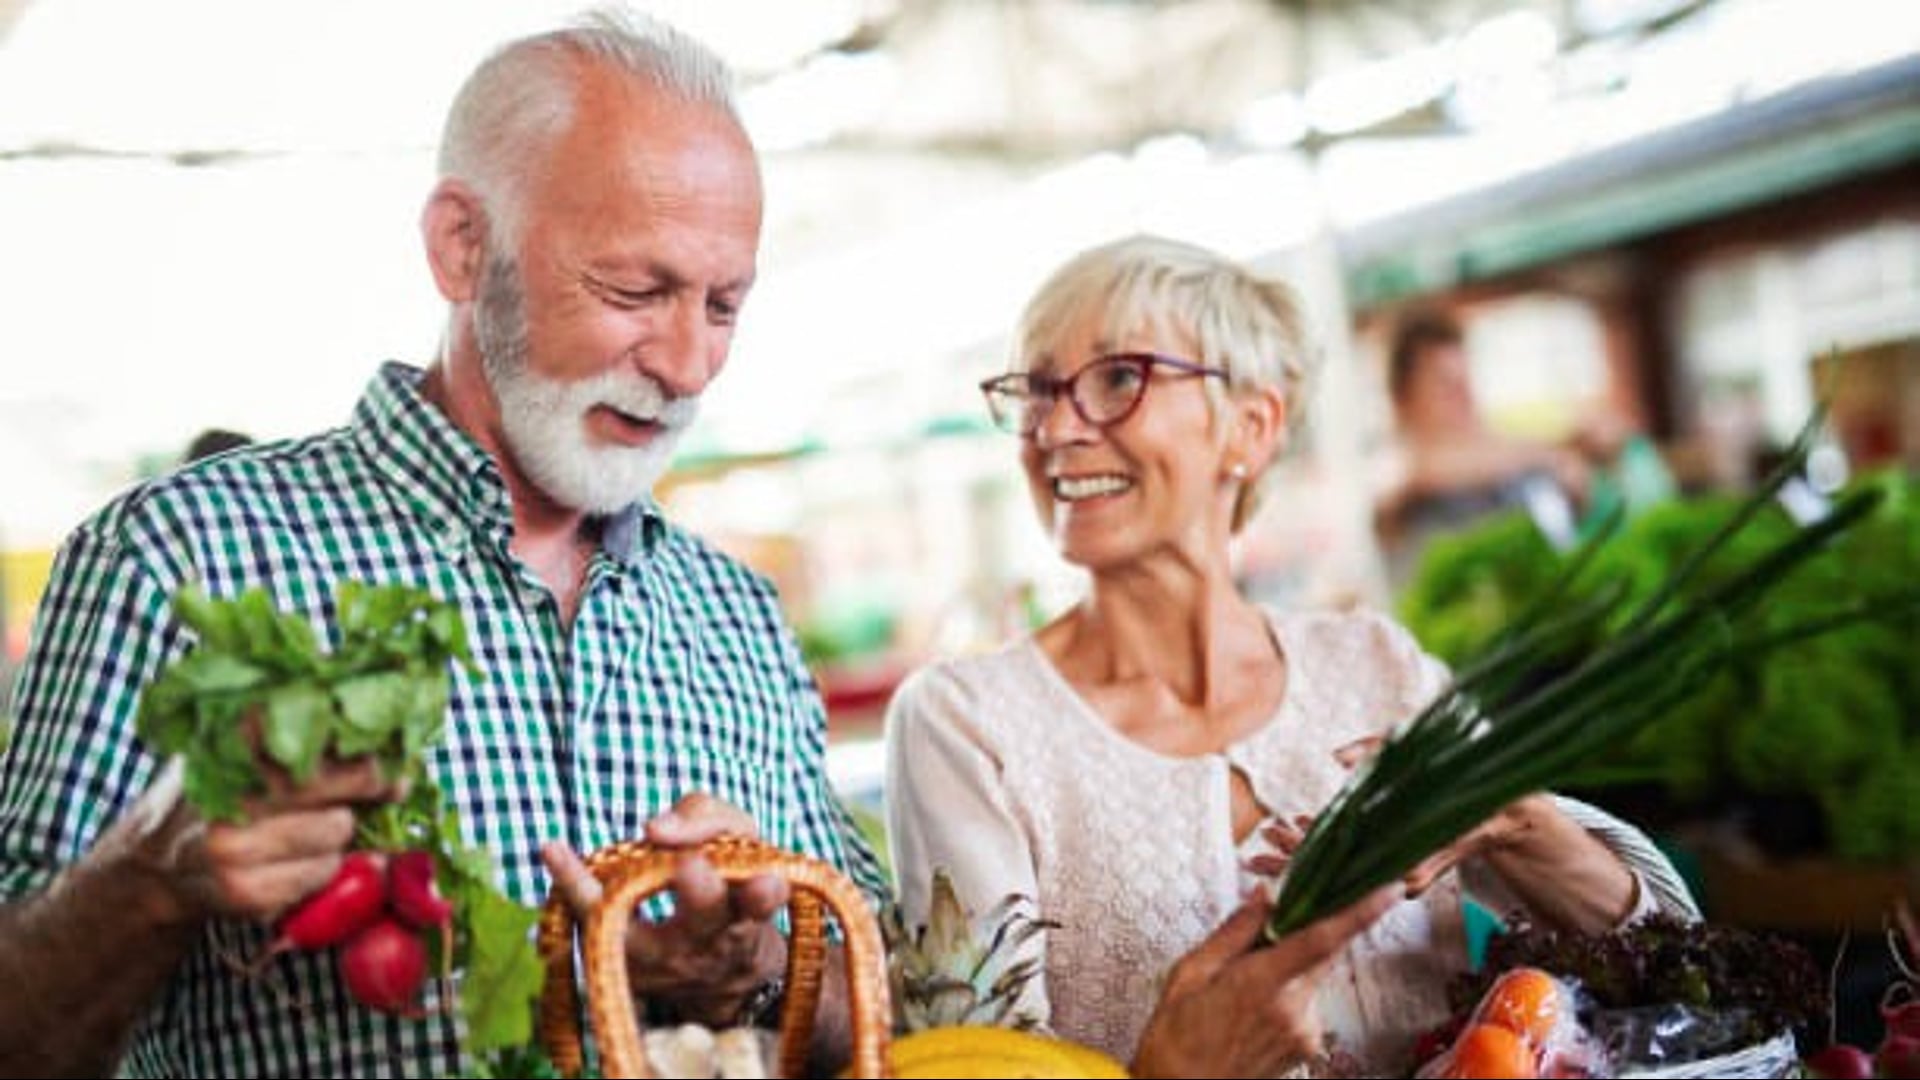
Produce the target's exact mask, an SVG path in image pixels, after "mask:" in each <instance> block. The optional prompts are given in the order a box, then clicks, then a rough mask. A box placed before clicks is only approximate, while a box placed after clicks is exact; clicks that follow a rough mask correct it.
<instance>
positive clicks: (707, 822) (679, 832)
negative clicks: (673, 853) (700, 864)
mask: <svg viewBox="0 0 1920 1080" xmlns="http://www.w3.org/2000/svg"><path fill="white" fill-rule="evenodd" d="M759 834H760V831H759V829H758V828H756V827H755V826H754V823H753V818H751V817H749V816H748V815H747V812H746V811H744V810H742V809H740V808H739V807H737V806H734V805H732V804H731V803H725V802H721V801H720V800H719V799H716V798H714V797H713V796H711V795H704V794H699V793H695V794H693V795H689V796H687V797H686V798H684V799H681V800H680V801H679V802H677V803H674V804H673V808H672V809H670V810H668V811H667V812H666V813H664V814H661V815H660V816H659V817H656V818H654V819H653V820H652V821H649V822H647V839H648V840H649V841H651V842H652V843H655V844H658V845H660V846H662V847H695V846H698V845H700V844H704V843H706V842H707V841H709V840H715V839H718V838H720V837H722V836H744V837H754V836H758V835H759Z"/></svg>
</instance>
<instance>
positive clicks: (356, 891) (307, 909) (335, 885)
mask: <svg viewBox="0 0 1920 1080" xmlns="http://www.w3.org/2000/svg"><path fill="white" fill-rule="evenodd" d="M386 903H387V875H386V870H385V867H384V866H383V865H382V861H381V858H380V856H378V855H375V854H373V853H371V852H366V851H350V852H348V853H347V855H346V857H345V858H343V859H341V860H340V869H338V870H335V871H334V872H333V877H332V878H331V879H329V880H328V881H327V883H326V884H325V885H322V886H321V887H320V888H319V889H318V890H317V891H315V892H314V893H313V894H312V895H310V896H308V897H307V898H306V899H305V900H302V901H300V903H299V904H298V905H296V906H295V907H294V909H293V910H292V911H290V912H288V913H287V914H286V915H285V916H284V917H282V918H281V920H280V924H279V933H278V934H277V935H275V936H274V939H273V941H271V942H270V943H268V945H267V948H266V951H265V952H264V953H262V954H261V955H260V957H259V958H258V959H257V960H255V961H254V962H253V966H254V967H255V968H256V969H257V968H259V967H261V966H262V965H264V964H266V962H267V961H269V960H271V959H273V958H274V957H276V956H278V955H280V954H281V953H283V952H288V951H291V950H293V949H303V950H306V951H309V952H311V951H314V950H318V949H324V948H326V947H328V946H329V945H338V944H339V943H340V942H342V941H345V940H347V939H348V938H350V937H352V936H353V935H354V934H355V933H356V932H358V931H360V930H361V929H363V928H365V927H366V926H367V925H369V924H370V923H372V922H373V920H374V919H376V918H378V917H379V915H380V912H381V910H382V909H384V908H385V907H386Z"/></svg>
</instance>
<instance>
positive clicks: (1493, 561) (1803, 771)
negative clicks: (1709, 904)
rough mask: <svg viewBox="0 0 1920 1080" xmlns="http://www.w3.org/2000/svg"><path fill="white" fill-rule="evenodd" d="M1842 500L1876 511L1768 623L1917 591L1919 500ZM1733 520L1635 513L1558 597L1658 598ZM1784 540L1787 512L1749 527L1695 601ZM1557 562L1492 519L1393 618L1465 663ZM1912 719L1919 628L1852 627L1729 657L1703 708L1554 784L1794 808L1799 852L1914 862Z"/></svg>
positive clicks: (1801, 574)
mask: <svg viewBox="0 0 1920 1080" xmlns="http://www.w3.org/2000/svg"><path fill="white" fill-rule="evenodd" d="M1848 490H1849V492H1850V493H1859V492H1875V493H1877V496H1878V498H1879V501H1880V507H1879V509H1878V510H1876V511H1875V513H1874V514H1873V515H1872V516H1870V517H1868V518H1867V519H1866V520H1864V521H1862V522H1860V523H1859V524H1858V525H1857V526H1855V527H1854V528H1852V529H1850V530H1848V532H1847V533H1846V534H1845V535H1843V536H1840V537H1838V538H1837V539H1835V541H1834V542H1833V544H1832V547H1831V551H1830V554H1828V555H1827V556H1825V557H1822V558H1819V559H1815V560H1813V561H1811V562H1810V563H1808V564H1807V565H1805V566H1803V567H1801V568H1800V569H1799V570H1798V571H1796V572H1795V573H1794V574H1792V575H1791V576H1788V577H1786V578H1784V579H1783V580H1781V581H1779V582H1778V583H1777V584H1775V585H1774V586H1773V588H1772V589H1771V590H1770V592H1769V594H1768V598H1767V601H1766V604H1765V609H1764V612H1763V613H1762V614H1763V615H1764V617H1765V618H1766V619H1767V620H1770V621H1772V622H1775V623H1778V624H1782V625H1785V624H1788V623H1792V622H1796V621H1800V620H1803V619H1807V618H1811V617H1817V616H1818V614H1819V613H1820V612H1822V611H1825V610H1827V609H1829V608H1830V606H1831V605H1832V603H1833V601H1834V599H1835V597H1838V596H1843V595H1847V594H1849V593H1884V592H1887V591H1889V590H1894V589H1899V588H1902V587H1905V586H1909V585H1910V584H1911V583H1912V582H1914V581H1920V486H1916V483H1915V480H1914V479H1913V478H1911V477H1908V476H1906V475H1903V474H1901V473H1899V472H1884V473H1879V474H1875V475H1870V476H1865V477H1861V478H1859V479H1858V480H1856V481H1855V482H1854V483H1853V484H1852V485H1851V487H1850V488H1849V489H1848ZM1738 507H1739V502H1738V501H1737V500H1736V499H1734V498H1731V497H1728V496H1709V497H1701V498H1693V499H1685V500H1674V501H1670V502H1666V503H1662V504H1659V505H1657V506H1655V507H1653V508H1651V509H1648V510H1646V511H1645V512H1644V513H1642V514H1641V515H1639V516H1637V517H1635V518H1634V519H1633V520H1632V521H1630V522H1628V523H1626V525H1625V526H1624V527H1623V528H1622V530H1621V532H1620V534H1619V535H1618V536H1617V537H1615V538H1614V539H1613V540H1612V541H1610V542H1609V543H1608V544H1607V545H1606V546H1605V547H1604V548H1603V549H1602V550H1601V551H1599V552H1598V553H1597V554H1596V555H1595V557H1594V559H1593V566H1592V567H1591V570H1590V573H1589V575H1588V577H1587V580H1586V581H1585V582H1580V583H1575V585H1574V586H1573V587H1572V588H1571V589H1570V590H1569V598H1570V599H1571V600H1575V601H1581V600H1588V599H1590V598H1591V597H1593V596H1594V595H1595V594H1596V593H1597V591H1598V590H1599V589H1600V588H1601V587H1602V586H1601V584H1600V583H1602V582H1620V583H1622V584H1623V585H1624V587H1625V588H1626V590H1627V596H1626V600H1627V602H1629V603H1631V602H1635V601H1639V600H1642V599H1644V598H1646V597H1649V596H1651V595H1653V593H1654V591H1655V590H1656V589H1657V588H1658V586H1659V583H1660V581H1661V578H1662V576H1663V575H1664V573H1665V570H1666V568H1668V567H1671V566H1673V565H1674V564H1675V562H1676V561H1677V560H1678V559H1680V558H1682V557H1683V556H1684V555H1685V554H1686V553H1687V552H1688V551H1690V550H1693V549H1694V548H1697V547H1698V546H1699V545H1700V544H1702V543H1704V542H1705V541H1706V539H1707V538H1708V537H1710V536H1712V535H1713V534H1714V533H1715V532H1716V531H1717V530H1718V529H1719V528H1720V527H1721V526H1722V525H1723V524H1725V523H1726V521H1727V520H1728V519H1729V518H1730V517H1731V516H1732V515H1733V514H1734V513H1735V512H1736V511H1737V509H1738ZM1794 528H1795V526H1794V525H1793V523H1792V521H1791V520H1789V519H1788V517H1787V516H1786V515H1785V514H1784V513H1769V514H1767V515H1763V516H1761V517H1760V518H1759V519H1757V520H1755V521H1754V522H1752V524H1751V525H1750V526H1749V527H1748V528H1747V529H1746V530H1745V531H1744V532H1743V533H1742V535H1741V536H1739V537H1737V538H1735V539H1734V540H1733V541H1732V542H1731V543H1730V544H1729V551H1728V558H1727V559H1726V560H1725V561H1724V562H1723V563H1721V564H1717V565H1716V564H1710V565H1707V566H1705V567H1703V568H1701V571H1700V574H1699V578H1698V582H1699V584H1700V586H1702V587H1711V586H1712V585H1714V584H1716V583H1719V582H1721V581H1724V580H1725V579H1726V578H1727V577H1728V576H1729V575H1730V574H1731V573H1732V572H1733V571H1734V570H1736V569H1737V568H1738V567H1739V566H1740V565H1742V564H1743V562H1744V560H1745V559H1747V558H1750V557H1751V556H1752V554H1753V553H1754V552H1756V551H1757V550H1759V549H1761V548H1763V547H1764V546H1766V545H1768V544H1772V543H1777V542H1779V541H1780V540H1781V539H1782V538H1784V537H1786V536H1789V535H1791V534H1792V533H1793V531H1794ZM1565 562H1566V559H1565V557H1563V556H1561V555H1559V554H1557V553H1556V552H1554V551H1553V550H1552V549H1551V548H1550V547H1548V545H1547V543H1546V541H1545V540H1543V539H1542V538H1541V536H1540V534H1539V530H1538V529H1536V528H1535V527H1534V526H1533V525H1532V523H1531V522H1530V521H1529V520H1527V519H1526V518H1525V517H1524V516H1519V515H1516V516H1513V517H1503V518H1498V519H1494V520H1490V521H1488V522H1487V523H1485V524H1483V525H1479V526H1476V527H1475V528H1473V529H1470V530H1468V531H1465V532H1463V533H1460V534H1458V535H1455V536H1449V537H1445V538H1442V539H1439V540H1436V541H1435V542H1434V543H1433V544H1432V545H1431V547H1429V549H1428V550H1427V553H1426V556H1425V558H1424V559H1423V560H1422V563H1421V566H1420V571H1419V573H1418V575H1417V576H1416V577H1415V579H1414V580H1413V582H1411V583H1410V585H1409V587H1408V588H1407V590H1406V591H1405V592H1404V593H1403V594H1402V596H1401V603H1400V614H1401V617H1402V618H1403V619H1404V621H1405V622H1406V624H1407V626H1408V627H1409V628H1410V629H1412V630H1413V632H1414V634H1415V635H1416V636H1417V637H1418V638H1419V639H1420V641H1421V643H1422V644H1423V645H1424V646H1425V647H1426V648H1427V649H1428V650H1429V651H1431V652H1433V653H1434V654H1435V655H1437V656H1439V657H1441V658H1442V659H1444V660H1447V661H1448V662H1450V663H1454V664H1463V663H1466V662H1468V661H1469V660H1470V658H1471V657H1473V656H1474V655H1476V654H1478V653H1479V652H1480V651H1481V650H1483V649H1484V648H1485V647H1486V645H1487V644H1488V643H1489V642H1490V641H1492V640H1493V639H1494V638H1495V636H1496V635H1497V634H1498V633H1499V632H1500V630H1501V629H1502V628H1503V627H1504V626H1506V625H1507V624H1508V623H1509V622H1510V621H1511V620H1513V619H1514V618H1515V617H1516V616H1518V615H1519V614H1520V612H1521V611H1522V609H1523V608H1525V607H1526V606H1527V605H1528V603H1529V602H1530V600H1531V598H1532V597H1534V596H1536V595H1538V594H1539V592H1540V591H1541V590H1543V589H1546V588H1548V587H1550V586H1551V584H1552V582H1553V581H1554V579H1555V578H1556V577H1557V576H1559V574H1560V573H1561V572H1562V570H1563V568H1564V565H1565ZM1917 715H1920V615H1914V614H1909V615H1906V616H1905V617H1888V618H1883V619H1878V620H1868V621H1861V622H1856V623H1853V624H1850V625H1848V626H1845V627H1839V628H1835V629H1833V630H1832V631H1831V632H1829V633H1826V634H1823V635H1821V636H1819V637H1817V638H1813V639H1810V640H1804V641H1801V642H1798V643H1796V644H1795V646H1794V647H1793V648H1791V649H1784V650H1778V651H1772V652H1768V653H1765V654H1764V655H1745V654H1742V653H1739V652H1737V651H1736V652H1735V653H1734V655H1731V656H1730V657H1729V658H1728V661H1727V663H1726V665H1725V667H1724V669H1723V670H1722V671H1721V673H1720V674H1718V675H1716V676H1714V677H1713V678H1712V679H1711V680H1709V681H1708V683H1707V684H1706V686H1705V687H1704V688H1703V689H1702V690H1701V691H1700V692H1699V693H1697V694H1695V695H1693V696H1692V697H1690V698H1687V699H1685V700H1681V701H1678V702H1675V703H1674V704H1673V705H1672V706H1671V707H1670V708H1669V709H1667V710H1666V712H1665V713H1664V714H1663V715H1661V716H1659V717H1656V718H1655V719H1653V720H1652V722H1650V723H1649V724H1648V725H1647V726H1646V727H1645V728H1644V729H1642V730H1641V731H1639V732H1637V733H1635V734H1633V735H1632V736H1631V737H1629V738H1627V739H1624V740H1622V741H1621V742H1619V743H1617V744H1615V745H1612V746H1608V747H1604V748H1602V749H1601V750H1600V751H1598V752H1597V753H1596V754H1595V755H1594V756H1593V757H1592V758H1591V759H1589V760H1588V761H1587V762H1586V763H1584V764H1582V765H1581V766H1579V767H1578V768H1577V769H1576V770H1574V772H1573V773H1572V774H1570V776H1569V778H1568V783H1567V785H1565V786H1572V787H1585V788H1604V787H1608V786H1612V785H1619V784H1644V783H1652V784H1656V785H1658V786H1659V788H1660V789H1661V790H1663V791H1665V792H1666V793H1667V794H1668V795H1669V796H1671V797H1672V798H1674V799H1675V800H1677V801H1678V802H1679V803H1681V804H1682V805H1707V804H1710V803H1711V804H1714V805H1721V806H1724V805H1729V804H1737V803H1739V802H1740V801H1741V800H1743V799H1749V798H1755V797H1760V798H1773V799H1792V800H1795V801H1799V800H1804V801H1805V802H1806V803H1807V804H1808V805H1809V806H1810V808H1811V810H1812V814H1811V815H1810V816H1811V817H1812V818H1814V819H1815V823H1816V826H1817V831H1816V832H1815V834H1814V835H1811V836H1807V837H1804V838H1803V839H1802V841H1801V842H1802V843H1803V844H1805V845H1808V846H1817V847H1818V848H1820V849H1823V850H1826V851H1829V852H1831V853H1833V854H1835V855H1838V856H1840V857H1842V858H1847V859H1853V860H1876V861H1899V860H1903V859H1910V858H1914V857H1917V856H1920V815H1916V814H1914V813H1913V812H1912V809H1911V796H1910V793H1911V792H1913V791H1916V790H1920V727H1916V726H1915V725H1914V724H1913V723H1912V718H1913V717H1914V716H1917ZM1758 839H1761V840H1762V841H1764V842H1769V843H1772V842H1783V841H1780V840H1776V839H1775V838H1773V837H1759V838H1758Z"/></svg>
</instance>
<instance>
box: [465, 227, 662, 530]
mask: <svg viewBox="0 0 1920 1080" xmlns="http://www.w3.org/2000/svg"><path fill="white" fill-rule="evenodd" d="M524 301H525V297H524V293H523V292H522V291H521V289H520V281H519V271H518V269H517V268H516V266H515V265H514V263H513V262H512V261H511V260H489V261H488V265H487V272H486V279H485V281H483V282H482V284H481V292H480V297H479V298H478V300H477V301H476V302H475V304H474V315H473V318H474V336H475V339H476V343H477V345H478V346H479V349H480V358H481V361H482V364H483V366H484V367H485V369H486V373H487V381H488V382H489V383H491V384H492V386H493V393H494V397H495V398H496V399H497V400H498V401H499V402H500V422H501V425H502V427H503V428H504V429H505V431H506V441H507V453H509V454H511V455H512V456H513V460H514V463H515V464H516V465H518V466H519V468H520V471H521V472H522V473H524V474H526V477H527V479H529V480H531V481H533V483H534V485H535V486H536V487H538V488H539V489H540V490H541V491H542V492H544V493H545V494H546V495H547V497H548V498H551V499H553V500H554V501H555V502H557V503H559V504H560V505H562V506H566V507H571V508H572V509H575V510H579V511H581V512H583V513H587V514H594V515H604V514H613V513H617V512H619V511H621V510H624V509H625V508H627V507H628V506H630V505H632V504H633V503H635V502H637V501H639V500H640V499H642V498H644V497H645V496H646V495H648V494H649V493H650V492H652V491H653V486H654V485H655V484H657V483H659V482H660V477H661V476H663V475H665V474H666V471H667V466H668V465H669V464H671V463H672V459H673V449H674V446H675V445H676V444H677V443H678V442H679V441H680V436H681V435H682V434H684V433H685V432H686V429H687V426H688V425H689V424H691V423H692V422H693V417H694V414H695V412H696V411H697V410H698V407H699V399H698V398H691V397H685V398H674V399H669V398H668V396H667V393H666V391H665V390H664V389H663V388H662V387H661V386H660V384H659V382H658V381H656V380H654V379H652V378H650V377H648V376H647V375H644V374H641V373H640V372H638V371H634V370H632V369H631V368H625V367H622V368H618V369H615V370H612V371H606V372H603V373H601V374H599V375H595V376H592V377H590V378H586V379H580V380H578V381H574V382H567V381H564V380H560V379H549V378H546V377H544V376H541V375H537V374H535V373H534V372H533V371H531V370H530V367H529V364H528V353H529V348H528V343H527V328H526V310H525V302H524ZM596 405H606V406H609V407H611V408H614V409H618V410H619V411H621V412H623V413H626V414H627V415H628V416H632V417H636V418H639V419H645V420H655V421H657V422H658V423H659V424H660V425H661V430H660V432H659V433H658V434H657V435H655V436H654V438H653V439H652V440H650V441H649V442H648V443H647V444H646V445H645V446H618V445H608V444H597V443H594V442H591V441H589V439H588V438H587V429H586V416H587V412H588V411H589V410H590V409H592V408H593V407H594V406H596Z"/></svg>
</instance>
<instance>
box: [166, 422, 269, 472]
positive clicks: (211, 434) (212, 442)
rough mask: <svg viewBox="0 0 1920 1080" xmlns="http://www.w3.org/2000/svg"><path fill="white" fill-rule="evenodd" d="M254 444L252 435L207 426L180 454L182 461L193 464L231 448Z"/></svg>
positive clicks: (235, 448) (236, 448) (182, 462)
mask: <svg viewBox="0 0 1920 1080" xmlns="http://www.w3.org/2000/svg"><path fill="white" fill-rule="evenodd" d="M252 444H253V436H251V435H245V434H242V433H240V432H238V431H228V430H227V429H226V428H217V427H216V428H207V429H206V430H204V431H202V432H200V434H198V435H195V436H194V437H193V439H192V441H191V442H188V443H187V449H186V451H185V452H184V453H182V454H181V455H180V463H181V464H183V465H188V464H192V463H193V462H196V461H199V460H200V459H201V458H207V457H212V456H213V455H215V454H224V453H226V452H227V451H229V450H238V449H239V448H240V447H242V446H251V445H252Z"/></svg>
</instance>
